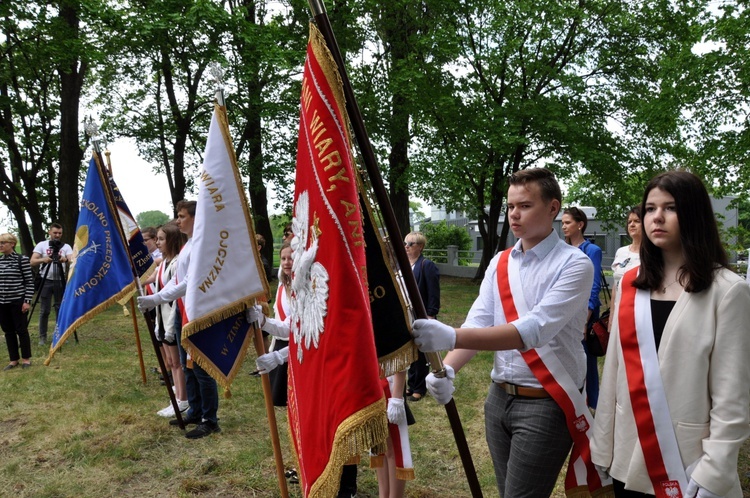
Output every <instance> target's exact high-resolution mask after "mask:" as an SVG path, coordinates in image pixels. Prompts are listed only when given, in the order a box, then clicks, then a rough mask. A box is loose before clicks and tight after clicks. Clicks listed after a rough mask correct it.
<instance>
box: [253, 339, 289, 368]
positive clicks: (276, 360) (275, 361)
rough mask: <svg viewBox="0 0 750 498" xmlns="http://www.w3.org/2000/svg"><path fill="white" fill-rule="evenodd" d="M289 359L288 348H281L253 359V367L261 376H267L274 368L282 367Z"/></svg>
mask: <svg viewBox="0 0 750 498" xmlns="http://www.w3.org/2000/svg"><path fill="white" fill-rule="evenodd" d="M288 359H289V347H288V346H287V347H285V348H282V349H280V350H278V351H271V352H270V353H266V354H264V355H260V356H258V358H256V359H255V367H256V368H257V369H258V372H260V373H261V374H267V373H269V372H271V370H273V369H274V368H276V367H278V366H280V365H283V364H284V363H286V362H287V360H288Z"/></svg>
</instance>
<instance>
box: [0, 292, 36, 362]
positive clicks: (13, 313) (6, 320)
mask: <svg viewBox="0 0 750 498" xmlns="http://www.w3.org/2000/svg"><path fill="white" fill-rule="evenodd" d="M22 306H23V299H21V300H19V301H17V302H15V303H10V304H0V327H1V328H2V329H3V332H5V344H6V346H8V356H10V361H11V362H14V361H18V360H19V359H21V358H23V359H25V360H27V359H29V358H31V339H29V329H28V328H27V327H26V315H24V314H23V312H21V307H22ZM19 344H20V346H21V356H19V355H18V347H19Z"/></svg>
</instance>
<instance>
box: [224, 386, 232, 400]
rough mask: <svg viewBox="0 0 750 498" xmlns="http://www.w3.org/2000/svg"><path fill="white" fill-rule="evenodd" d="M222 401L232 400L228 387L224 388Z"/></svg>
mask: <svg viewBox="0 0 750 498" xmlns="http://www.w3.org/2000/svg"><path fill="white" fill-rule="evenodd" d="M224 399H232V391H231V389H229V388H228V387H225V388H224Z"/></svg>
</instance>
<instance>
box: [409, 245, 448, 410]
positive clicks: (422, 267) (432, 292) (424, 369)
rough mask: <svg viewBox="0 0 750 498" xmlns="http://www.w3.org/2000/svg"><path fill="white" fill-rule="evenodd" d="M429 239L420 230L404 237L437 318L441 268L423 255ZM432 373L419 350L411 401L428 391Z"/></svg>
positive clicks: (432, 315)
mask: <svg viewBox="0 0 750 498" xmlns="http://www.w3.org/2000/svg"><path fill="white" fill-rule="evenodd" d="M426 242H427V239H426V238H425V236H424V235H423V234H422V233H420V232H411V233H409V234H407V236H406V237H404V248H405V249H406V255H407V256H408V257H409V263H411V269H412V271H413V272H414V278H415V279H416V281H417V286H418V287H419V294H420V296H422V302H424V306H425V309H426V310H427V317H428V318H436V317H437V314H438V312H439V311H440V270H438V267H437V266H436V265H435V263H433V262H432V261H430V260H429V259H427V258H425V257H424V256H423V255H422V251H423V250H424V247H425V244H426ZM429 373H430V369H429V367H428V366H427V358H426V357H425V355H424V353H423V352H421V351H420V352H419V357H418V358H417V361H415V362H414V363H412V364H411V366H410V367H409V380H408V384H407V387H406V392H407V395H408V398H409V400H410V401H419V400H420V399H422V397H423V396H424V395H425V393H426V392H427V385H426V384H425V378H426V377H427V374H429Z"/></svg>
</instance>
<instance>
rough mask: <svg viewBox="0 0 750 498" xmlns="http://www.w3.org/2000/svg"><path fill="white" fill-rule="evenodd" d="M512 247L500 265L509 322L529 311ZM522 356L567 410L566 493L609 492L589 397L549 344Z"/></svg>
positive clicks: (499, 272) (500, 277) (500, 260)
mask: <svg viewBox="0 0 750 498" xmlns="http://www.w3.org/2000/svg"><path fill="white" fill-rule="evenodd" d="M511 250H512V249H507V250H505V251H503V253H502V254H501V255H500V259H499V261H498V264H497V285H498V289H499V291H500V302H501V304H502V306H503V312H504V314H505V321H506V323H510V322H512V321H514V320H517V319H518V317H519V316H523V315H525V314H526V313H528V304H527V303H526V300H525V299H524V297H523V292H522V290H521V289H522V287H521V278H520V274H519V271H518V267H517V264H516V262H515V261H514V260H512V259H511V258H510V252H511ZM521 356H523V359H524V360H525V361H526V364H527V365H528V366H529V368H530V369H531V371H532V373H533V374H534V376H535V377H536V378H537V380H539V382H540V383H541V384H542V386H543V387H544V390H545V391H547V392H548V393H549V395H550V396H551V397H552V398H553V399H554V400H555V402H556V403H557V404H558V406H559V407H560V408H561V409H562V411H563V412H564V413H565V420H566V422H567V426H568V431H570V435H571V437H572V439H573V451H572V453H571V455H570V461H569V463H568V471H567V474H566V476H565V493H566V494H567V495H568V496H572V495H576V496H577V495H581V496H586V495H587V493H591V495H592V496H596V495H599V494H602V493H605V492H608V491H609V488H608V487H607V486H609V485H610V484H611V481H609V480H607V481H605V482H602V480H601V479H600V478H599V474H598V473H597V472H596V469H595V468H594V465H593V463H592V462H591V450H590V448H589V438H590V437H591V432H592V427H593V425H594V424H593V422H594V421H593V418H592V417H591V412H590V411H589V409H588V407H587V406H586V398H585V397H584V395H583V394H582V393H581V391H579V390H578V387H577V386H576V384H575V382H574V381H573V379H572V378H571V377H570V374H568V372H567V370H565V367H563V365H562V363H561V362H560V360H559V359H558V357H557V355H555V353H554V351H553V350H552V348H551V347H550V346H549V344H545V345H544V346H541V347H539V348H536V349H530V350H528V351H525V352H522V353H521Z"/></svg>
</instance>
